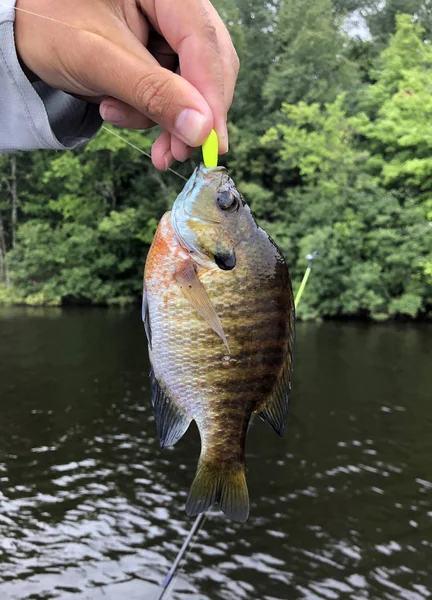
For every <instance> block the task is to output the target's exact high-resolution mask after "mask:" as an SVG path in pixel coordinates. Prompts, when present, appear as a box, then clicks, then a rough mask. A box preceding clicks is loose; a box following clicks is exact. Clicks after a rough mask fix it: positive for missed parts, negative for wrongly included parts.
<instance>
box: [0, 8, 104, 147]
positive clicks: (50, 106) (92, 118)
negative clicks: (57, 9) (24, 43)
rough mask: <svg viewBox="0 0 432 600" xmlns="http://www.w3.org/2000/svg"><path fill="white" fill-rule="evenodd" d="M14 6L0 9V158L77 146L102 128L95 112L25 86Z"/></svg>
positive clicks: (63, 96)
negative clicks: (25, 152) (27, 151)
mask: <svg viewBox="0 0 432 600" xmlns="http://www.w3.org/2000/svg"><path fill="white" fill-rule="evenodd" d="M6 4H7V5H8V7H6V6H5V5H6ZM14 6H15V0H2V4H0V153H1V152H13V151H16V150H36V149H52V150H66V149H70V148H76V147H77V146H81V145H82V144H85V143H86V142H88V141H89V140H90V139H91V138H92V137H93V136H94V135H95V134H96V133H97V131H98V130H99V128H100V126H101V125H102V119H101V118H100V116H99V109H98V107H97V106H96V105H92V104H87V103H86V102H82V101H81V100H77V99H76V98H73V97H72V96H69V94H66V93H64V92H60V91H58V90H54V89H53V88H51V87H49V86H48V85H47V84H46V83H43V82H41V81H39V82H36V83H33V84H32V83H30V81H29V80H28V79H27V77H26V75H25V74H24V72H23V70H22V69H21V66H20V64H19V61H18V57H17V53H16V49H15V39H14V20H15V11H14V9H13V7H14ZM35 18H37V17H35Z"/></svg>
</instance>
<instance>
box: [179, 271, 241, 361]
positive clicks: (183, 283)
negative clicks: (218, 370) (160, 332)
mask: <svg viewBox="0 0 432 600" xmlns="http://www.w3.org/2000/svg"><path fill="white" fill-rule="evenodd" d="M175 276H176V281H177V283H178V285H179V286H180V289H181V291H182V292H183V294H184V296H185V297H186V299H187V300H189V302H190V303H191V304H192V306H193V307H194V309H195V310H196V311H197V313H198V314H199V315H200V317H202V318H203V319H204V320H205V321H206V323H207V324H208V325H210V327H211V328H212V329H213V331H214V332H216V333H217V334H218V336H219V337H220V338H221V339H222V341H223V343H224V344H225V346H226V347H227V350H228V353H229V351H230V349H229V346H228V342H227V340H226V337H225V333H224V330H223V327H222V323H221V322H220V319H219V317H218V314H217V312H216V310H215V308H214V306H213V304H212V301H211V300H210V298H209V295H208V294H207V290H206V289H205V287H204V286H203V284H202V283H201V281H200V280H199V278H198V275H197V273H196V271H195V268H194V264H193V262H192V260H188V261H187V262H185V263H184V264H183V266H182V267H181V268H180V269H178V270H177V271H176V275H175Z"/></svg>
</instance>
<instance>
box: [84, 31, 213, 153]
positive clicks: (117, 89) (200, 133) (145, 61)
mask: <svg viewBox="0 0 432 600" xmlns="http://www.w3.org/2000/svg"><path fill="white" fill-rule="evenodd" d="M92 43H96V44H97V45H99V46H100V45H101V46H103V47H99V48H93V49H92V53H91V55H92V56H94V57H103V65H98V64H95V63H96V61H94V62H93V65H92V66H93V68H91V72H90V73H89V82H90V79H91V81H92V83H93V86H94V87H97V88H98V89H100V91H101V93H102V94H104V95H108V96H111V97H113V98H117V99H118V100H121V101H122V102H124V103H126V104H128V105H129V106H132V107H134V108H135V109H137V110H138V111H139V112H140V113H141V114H143V115H144V116H145V117H147V118H148V119H150V120H151V121H154V122H156V123H157V124H158V125H161V126H162V127H163V128H164V129H165V130H166V131H169V132H170V133H172V134H174V135H175V136H176V137H178V138H179V139H181V140H182V141H183V142H185V144H187V145H188V146H194V147H196V146H200V145H201V144H203V143H204V141H205V140H206V139H207V137H208V136H209V134H210V132H211V129H212V127H213V115H212V111H211V109H210V107H209V105H208V104H207V102H206V101H205V100H204V98H203V96H202V95H201V94H200V93H199V92H198V90H197V89H196V88H195V87H194V86H193V85H192V84H190V83H189V82H188V81H186V80H185V79H183V78H182V77H181V76H180V75H177V74H175V73H172V72H171V71H169V70H168V69H164V68H163V67H161V66H160V65H159V63H158V62H157V61H156V60H155V59H154V58H153V57H152V56H151V55H150V54H149V53H148V52H147V50H146V49H145V48H142V50H141V49H140V51H138V52H137V48H136V47H134V49H133V51H132V52H131V51H128V50H127V49H125V48H124V47H121V46H120V47H119V46H118V45H115V44H113V43H112V42H110V41H109V40H106V39H103V38H99V37H96V40H95V39H94V38H93V40H92ZM81 52H82V49H81ZM107 65H109V66H108V68H107Z"/></svg>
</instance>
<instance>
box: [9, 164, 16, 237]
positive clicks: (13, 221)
mask: <svg viewBox="0 0 432 600" xmlns="http://www.w3.org/2000/svg"><path fill="white" fill-rule="evenodd" d="M10 192H11V207H12V219H11V225H12V248H14V247H15V239H16V230H17V225H18V192H17V175H16V156H14V155H12V156H11V184H10Z"/></svg>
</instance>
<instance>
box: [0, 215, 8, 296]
mask: <svg viewBox="0 0 432 600" xmlns="http://www.w3.org/2000/svg"><path fill="white" fill-rule="evenodd" d="M0 273H1V275H2V278H3V280H4V282H5V283H6V289H9V288H10V275H9V264H8V259H7V250H6V242H5V238H4V229H3V219H2V216H1V213H0Z"/></svg>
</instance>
